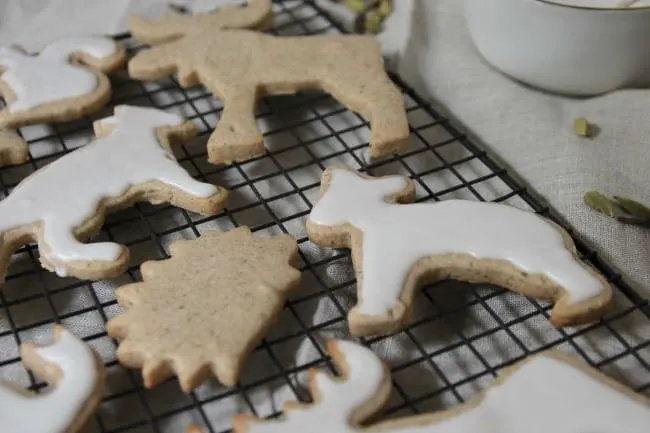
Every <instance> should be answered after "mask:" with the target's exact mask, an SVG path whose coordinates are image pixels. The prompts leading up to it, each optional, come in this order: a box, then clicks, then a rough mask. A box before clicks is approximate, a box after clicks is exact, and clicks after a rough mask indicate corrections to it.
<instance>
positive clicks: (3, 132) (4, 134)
mask: <svg viewBox="0 0 650 433" xmlns="http://www.w3.org/2000/svg"><path fill="white" fill-rule="evenodd" d="M28 153H29V150H28V149H27V143H25V140H23V139H22V137H21V136H20V135H18V134H16V133H15V132H14V131H10V130H7V129H0V165H13V164H22V163H23V162H25V161H27V158H28Z"/></svg>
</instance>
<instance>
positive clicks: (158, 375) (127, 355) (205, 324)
mask: <svg viewBox="0 0 650 433" xmlns="http://www.w3.org/2000/svg"><path fill="white" fill-rule="evenodd" d="M170 252H171V256H172V257H171V258H170V259H168V260H163V261H158V262H146V263H144V264H143V265H142V267H141V272H142V279H143V280H144V282H142V283H134V284H129V285H127V286H124V287H121V288H119V289H118V290H117V299H118V302H119V303H120V305H122V306H123V307H124V308H125V309H126V310H127V311H126V313H124V314H122V315H118V316H117V317H115V318H113V319H112V320H110V321H109V322H108V324H107V329H108V332H109V334H110V335H111V336H113V337H115V338H117V339H119V340H122V342H121V344H120V346H119V348H118V350H117V357H118V359H119V361H120V363H121V364H123V365H125V366H127V367H132V368H142V375H143V378H144V383H145V386H146V387H147V388H151V387H153V386H156V385H157V384H159V383H160V382H161V381H163V380H165V379H166V378H167V377H169V376H172V375H173V374H176V375H177V376H178V379H179V382H180V385H181V388H182V389H183V391H185V392H189V391H191V390H192V389H194V388H196V387H197V386H199V385H200V384H201V383H202V382H204V381H205V380H206V379H207V377H208V376H209V375H210V373H214V375H215V376H216V377H217V378H218V379H219V381H220V382H221V383H223V384H225V385H228V386H231V385H234V384H235V383H236V382H237V379H238V377H239V372H240V370H241V367H242V364H243V363H244V361H245V359H246V357H247V356H248V354H249V352H250V351H251V350H252V349H253V348H254V347H255V345H256V344H257V343H258V342H259V341H260V340H261V338H262V336H263V335H264V334H265V332H266V330H267V329H268V327H269V326H270V325H271V323H272V322H273V320H274V319H275V317H276V316H277V314H278V313H279V311H280V309H281V308H282V307H283V306H284V303H285V299H286V296H287V294H288V293H289V292H291V291H293V290H295V289H297V288H298V284H299V282H300V272H299V271H298V270H297V269H295V268H294V267H292V266H295V264H296V261H297V258H298V244H297V243H296V241H295V240H294V239H293V238H292V237H291V236H288V235H285V236H277V237H272V238H266V239H265V238H258V237H254V236H253V235H252V234H251V232H250V229H249V228H248V227H239V228H236V229H234V230H231V231H230V232H227V233H219V232H207V233H205V234H203V235H202V236H201V237H200V238H199V239H196V240H183V241H177V242H174V243H173V244H172V245H171V246H170Z"/></svg>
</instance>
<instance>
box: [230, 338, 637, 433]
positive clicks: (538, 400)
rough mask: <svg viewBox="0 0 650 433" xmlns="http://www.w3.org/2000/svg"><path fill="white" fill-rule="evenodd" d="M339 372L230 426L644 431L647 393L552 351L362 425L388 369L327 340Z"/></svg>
mask: <svg viewBox="0 0 650 433" xmlns="http://www.w3.org/2000/svg"><path fill="white" fill-rule="evenodd" d="M328 348H329V352H330V354H331V356H332V359H333V361H334V363H335V364H336V366H337V368H338V370H339V372H340V374H341V376H342V377H340V378H334V377H332V376H330V375H329V374H327V373H325V372H323V371H318V370H313V369H312V370H310V375H309V387H310V389H311V393H312V396H313V398H314V403H313V404H300V403H295V402H290V403H287V404H286V405H285V407H284V412H285V414H284V416H283V417H281V418H280V419H271V420H261V419H258V418H255V417H253V416H251V415H238V416H237V417H235V420H234V431H235V433H303V432H309V433H333V432H336V433H361V432H368V433H374V432H377V433H379V432H386V433H388V432H391V433H524V432H525V433H551V432H557V433H560V432H561V433H592V432H593V433H595V432H603V433H605V432H607V433H646V432H647V431H648V425H650V400H648V399H647V398H645V397H643V396H641V395H639V394H636V393H634V392H633V391H632V390H630V389H627V388H625V387H623V386H622V385H620V384H618V383H617V382H615V381H613V380H612V379H610V378H608V377H607V376H605V375H604V374H602V373H600V372H599V371H598V370H596V369H594V368H591V367H589V366H588V365H586V364H584V363H582V362H580V361H578V360H575V359H573V358H570V357H568V356H567V355H564V354H561V353H559V352H545V353H542V354H540V355H535V356H531V357H530V358H528V359H526V360H524V361H522V362H520V363H518V364H516V365H515V366H514V367H510V368H508V369H507V370H505V371H504V372H503V373H502V374H501V375H500V377H499V378H498V379H497V380H496V381H495V383H494V384H493V385H492V386H491V387H489V388H488V389H487V390H486V391H484V392H483V393H482V394H480V395H479V396H477V397H476V398H474V399H472V400H470V401H469V402H467V403H465V404H461V405H459V406H458V407H456V408H452V409H450V410H446V411H440V412H436V413H430V414H421V415H413V416H407V417H403V418H397V419H393V420H390V421H385V422H381V423H379V424H375V425H371V426H362V423H364V422H365V421H366V420H368V419H369V418H370V417H372V416H373V415H374V414H376V413H377V412H378V411H379V410H380V409H381V408H382V406H384V404H385V403H386V402H387V401H388V397H389V396H390V392H391V381H390V373H389V370H388V368H387V367H386V366H385V365H384V364H383V363H382V362H381V360H380V359H379V358H377V356H375V354H373V353H372V352H371V351H370V350H369V349H367V348H365V347H362V346H359V345H357V344H354V343H352V342H348V341H332V342H330V343H329V345H328Z"/></svg>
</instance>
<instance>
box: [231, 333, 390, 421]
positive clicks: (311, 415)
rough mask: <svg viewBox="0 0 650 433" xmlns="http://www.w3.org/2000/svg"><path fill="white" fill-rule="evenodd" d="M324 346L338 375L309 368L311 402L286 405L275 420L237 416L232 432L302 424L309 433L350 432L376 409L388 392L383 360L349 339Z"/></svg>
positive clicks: (388, 387)
mask: <svg viewBox="0 0 650 433" xmlns="http://www.w3.org/2000/svg"><path fill="white" fill-rule="evenodd" d="M327 349H328V351H329V353H330V355H331V356H332V360H333V361H334V364H335V365H336V368H337V369H338V370H339V372H340V374H341V377H340V378H336V377H333V376H331V375H329V374H327V373H325V372H324V371H322V370H317V369H311V370H309V389H310V391H311V393H312V396H313V399H314V403H313V404H309V405H305V404H300V403H288V404H285V407H284V412H285V416H284V417H283V418H280V419H278V420H277V421H275V420H274V421H264V420H260V419H258V418H255V417H252V416H250V415H238V416H236V417H235V419H234V421H233V428H234V431H235V433H262V432H266V433H273V432H281V431H282V432H297V431H304V430H302V429H303V428H304V427H305V426H310V427H309V431H310V432H312V433H320V432H323V433H325V432H333V431H337V432H338V431H350V427H352V428H355V427H359V426H360V424H361V423H362V422H363V421H364V420H366V419H367V418H369V417H370V416H372V415H373V414H374V413H375V412H376V411H377V410H379V408H381V407H382V406H383V405H384V404H385V403H386V401H387V400H388V397H389V396H390V391H391V385H390V375H389V373H388V370H387V368H386V366H385V365H384V363H383V362H382V361H381V360H380V359H379V358H378V357H377V356H375V355H374V354H373V353H372V351H371V350H370V349H367V348H365V347H363V346H360V345H357V344H355V343H353V342H351V341H344V340H336V341H334V340H333V341H329V342H328V344H327ZM319 420H320V421H322V422H319ZM314 421H316V422H314Z"/></svg>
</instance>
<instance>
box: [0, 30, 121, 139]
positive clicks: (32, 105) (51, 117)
mask: <svg viewBox="0 0 650 433" xmlns="http://www.w3.org/2000/svg"><path fill="white" fill-rule="evenodd" d="M124 59H125V50H124V48H123V47H121V46H120V45H119V44H117V43H116V42H115V41H113V40H112V39H109V38H106V37H101V36H78V37H68V38H63V39H59V40H58V41H56V42H53V43H51V44H50V45H48V46H46V47H45V48H44V49H43V50H42V51H41V52H40V53H38V54H35V55H29V54H26V53H25V52H24V51H22V50H20V49H19V48H15V47H6V46H0V72H3V73H2V75H0V94H2V96H4V98H5V100H6V101H7V106H6V107H5V108H4V109H2V110H1V111H0V128H15V127H19V126H23V125H28V124H34V123H49V122H64V121H69V120H73V119H78V118H81V117H82V116H84V115H86V114H89V113H92V112H94V111H97V110H99V109H100V108H101V107H103V106H104V104H106V103H107V102H108V100H109V99H110V97H111V86H110V82H109V81H108V78H107V77H106V75H105V73H107V72H111V71H113V70H115V69H117V68H119V67H121V66H122V65H123V63H124Z"/></svg>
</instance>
